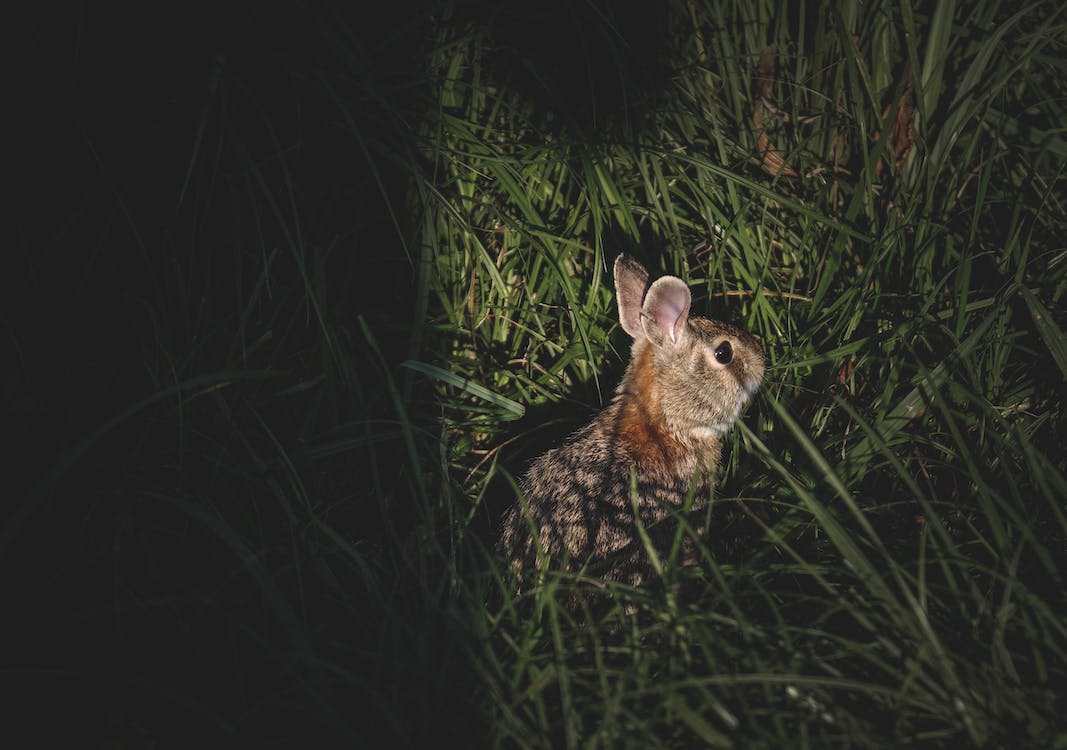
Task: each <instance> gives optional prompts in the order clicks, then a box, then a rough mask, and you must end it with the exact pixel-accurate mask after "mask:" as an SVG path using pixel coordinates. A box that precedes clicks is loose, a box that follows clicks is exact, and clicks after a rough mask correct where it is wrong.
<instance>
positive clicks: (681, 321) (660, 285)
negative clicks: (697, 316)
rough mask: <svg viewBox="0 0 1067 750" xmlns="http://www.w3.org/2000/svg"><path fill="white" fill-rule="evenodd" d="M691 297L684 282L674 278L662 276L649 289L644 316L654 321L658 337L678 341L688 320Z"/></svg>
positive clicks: (673, 341)
mask: <svg viewBox="0 0 1067 750" xmlns="http://www.w3.org/2000/svg"><path fill="white" fill-rule="evenodd" d="M690 302H692V296H691V295H690V293H689V287H688V286H686V284H685V282H684V281H682V280H681V279H679V278H677V277H676V276H664V277H663V278H662V279H657V280H656V282H655V283H653V284H652V286H651V287H649V290H648V295H647V296H646V297H645V305H644V310H643V312H644V314H645V315H646V316H648V317H649V318H651V319H652V321H654V324H655V329H656V331H658V333H659V337H660V338H663V337H670V340H671V342H672V343H676V342H677V341H678V338H679V336H680V335H681V333H682V328H683V327H684V326H685V322H686V320H687V319H688V318H689V304H690Z"/></svg>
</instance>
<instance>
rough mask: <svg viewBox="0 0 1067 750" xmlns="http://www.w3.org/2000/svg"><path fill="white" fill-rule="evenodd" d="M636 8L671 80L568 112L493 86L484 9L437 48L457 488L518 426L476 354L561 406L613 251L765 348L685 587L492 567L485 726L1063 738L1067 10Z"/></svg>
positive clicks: (509, 445) (553, 735) (596, 313)
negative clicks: (540, 575) (518, 579)
mask: <svg viewBox="0 0 1067 750" xmlns="http://www.w3.org/2000/svg"><path fill="white" fill-rule="evenodd" d="M604 23H605V24H606V25H607V26H608V27H609V28H610V24H611V19H610V18H608V19H605V21H604ZM664 23H665V26H666V33H665V39H666V40H667V41H666V44H667V48H666V50H665V56H666V58H667V60H669V66H670V75H669V82H668V83H667V84H666V86H665V87H664V88H663V90H662V91H659V92H656V96H655V97H653V104H654V106H652V107H650V108H649V109H648V110H646V111H644V112H642V113H640V117H639V118H634V117H633V113H626V115H627V116H626V117H622V116H620V117H619V118H618V119H616V120H615V121H608V122H605V123H603V125H602V129H601V131H600V137H599V138H595V139H590V138H589V137H587V135H583V134H582V133H581V129H580V128H574V127H570V126H568V125H567V124H560V121H561V120H563V121H565V118H554V117H553V114H554V113H552V112H550V111H544V110H543V109H538V108H536V107H533V106H530V105H529V104H528V98H527V97H525V96H524V94H523V93H522V92H520V91H517V90H516V89H514V88H509V87H508V86H507V85H506V84H504V83H499V81H500V80H502V79H503V80H504V81H506V69H501V67H499V66H500V64H501V63H500V60H501V59H502V58H503V57H505V56H506V53H507V50H499V49H494V48H493V46H492V36H491V35H486V34H484V33H482V32H480V31H479V30H477V29H474V30H472V31H471V32H470V33H469V34H468V35H466V36H461V37H459V38H455V39H454V41H453V43H452V44H450V45H447V46H446V45H443V44H442V45H441V46H440V47H439V48H438V49H439V50H440V52H439V53H438V55H437V57H435V58H433V59H432V60H433V62H434V63H436V66H437V67H436V71H437V72H438V74H439V75H440V76H441V80H442V84H441V92H442V94H441V99H440V111H439V112H438V113H437V114H436V116H435V117H431V118H430V120H429V122H428V124H427V125H426V130H425V131H424V132H425V136H426V139H427V143H428V144H429V145H428V152H427V156H428V157H429V158H430V159H432V163H433V164H434V165H435V173H434V186H435V189H436V190H435V192H433V193H432V194H431V199H430V200H428V201H427V202H426V203H425V204H424V210H425V212H426V215H427V217H428V218H427V219H425V220H424V221H425V229H424V231H425V232H426V233H427V234H428V236H429V237H430V240H429V243H430V257H431V258H432V259H433V263H434V284H433V289H434V292H435V294H436V299H435V303H436V304H435V305H434V306H433V307H434V309H435V310H437V311H438V317H437V318H436V319H435V322H436V323H437V325H438V326H439V327H440V332H439V334H438V335H436V336H433V337H431V339H430V345H431V349H430V352H431V354H430V355H429V356H430V358H432V360H433V361H434V362H436V363H437V364H438V365H439V366H444V367H445V369H447V370H448V371H449V372H450V373H453V374H458V375H460V376H461V377H462V378H464V381H463V382H462V383H459V384H458V385H457V383H455V382H451V383H450V382H447V381H445V380H444V379H442V378H440V377H439V376H438V377H437V378H436V379H437V381H438V383H439V388H440V391H439V392H440V403H441V408H442V414H443V418H444V419H443V422H444V430H445V431H444V434H443V436H442V437H443V440H444V441H445V445H446V446H447V450H448V453H449V456H450V459H451V471H450V474H451V476H452V477H453V478H454V480H455V481H458V482H459V483H460V486H461V487H462V488H463V492H464V494H465V495H466V496H467V497H468V498H471V501H472V502H473V503H474V506H475V507H474V512H476V513H477V512H481V509H482V508H483V507H484V508H486V510H485V512H486V513H487V514H488V515H490V516H492V515H493V513H494V511H496V510H497V509H496V508H495V507H494V506H493V505H492V503H491V502H490V500H489V499H487V495H488V494H491V493H492V491H493V489H492V488H495V487H499V488H500V489H498V490H496V491H497V492H501V493H502V494H505V495H509V494H510V493H509V492H508V490H507V488H508V487H509V486H511V485H510V484H509V483H506V482H500V483H497V484H494V481H495V480H496V479H497V478H498V477H500V476H501V475H503V474H506V473H510V474H512V475H513V474H514V473H516V472H519V471H521V470H522V467H523V460H521V457H522V456H524V454H523V452H522V451H516V450H515V446H516V444H521V442H523V441H526V440H530V441H531V442H533V443H534V444H535V445H536V444H538V441H537V440H536V437H535V435H534V434H532V433H533V432H534V431H536V430H537V428H538V425H539V420H537V419H536V418H534V419H531V420H528V422H527V424H528V425H529V426H528V427H527V426H525V425H524V424H523V423H522V422H519V424H518V425H517V430H518V431H517V432H516V430H515V428H512V427H510V425H511V422H509V421H508V420H509V419H510V418H511V416H512V414H511V412H510V411H509V410H508V409H507V405H506V404H502V403H499V402H497V401H491V400H488V399H486V398H485V397H484V395H481V394H479V393H478V391H476V390H475V389H474V388H473V387H472V384H478V385H480V386H484V387H487V388H489V389H490V390H492V391H493V392H494V393H495V394H497V398H498V399H499V397H504V398H508V399H512V400H513V401H515V402H517V403H520V404H524V405H526V406H527V408H528V410H529V412H530V413H531V414H540V413H545V414H559V413H569V414H571V415H572V416H571V418H570V419H569V420H565V421H568V422H569V424H571V425H575V426H576V425H577V424H580V423H581V422H582V421H584V420H585V419H586V417H587V409H586V408H585V407H579V406H574V407H566V408H556V409H553V408H552V407H551V406H548V405H550V404H559V403H563V402H564V400H565V399H568V398H574V394H579V395H580V400H581V401H582V402H583V403H585V404H588V403H589V402H592V405H593V406H594V407H595V406H596V405H597V404H598V403H600V402H602V401H603V400H605V399H606V398H607V397H608V395H609V394H610V389H611V388H612V387H613V382H612V379H611V377H609V376H607V375H605V374H604V373H605V368H604V367H603V366H602V363H603V362H604V358H605V355H607V357H608V358H609V359H608V361H609V362H610V361H612V360H615V361H619V360H624V359H625V356H626V352H625V341H624V339H623V337H620V336H618V335H616V333H615V329H616V326H615V321H614V320H613V314H614V311H613V301H612V298H611V296H610V293H609V291H608V289H607V287H608V286H609V282H608V279H607V277H606V273H605V269H606V268H608V267H609V264H610V262H611V260H612V258H613V257H614V255H615V254H617V253H618V252H620V251H627V252H636V253H637V254H638V255H639V256H640V257H642V258H643V259H644V260H646V261H647V262H648V263H649V265H650V266H651V267H653V268H655V269H656V270H658V271H661V272H670V273H679V274H681V275H683V276H684V277H686V278H688V279H690V280H691V282H692V284H693V286H694V290H695V291H696V292H697V295H698V299H699V298H701V297H702V298H703V299H705V300H706V301H705V302H702V303H698V309H701V310H707V311H708V312H709V313H710V314H711V315H713V316H715V317H720V318H728V319H730V320H733V321H736V322H739V323H740V324H742V325H744V326H745V327H747V328H749V329H750V330H752V331H754V332H756V333H758V334H759V335H760V336H761V338H762V340H763V341H764V343H765V345H766V349H767V352H768V355H769V357H770V360H771V369H770V373H769V375H768V378H767V384H766V387H765V389H764V397H763V398H762V399H760V400H759V402H758V403H757V404H756V405H755V406H754V408H752V409H750V410H749V415H748V418H747V420H746V422H745V424H743V425H741V426H740V428H739V429H738V430H737V431H736V433H735V435H734V437H733V439H732V445H731V450H730V451H729V454H728V463H727V466H726V467H725V471H724V474H723V477H722V479H721V485H722V486H721V489H720V493H719V496H718V499H717V500H716V509H715V511H714V513H713V516H712V523H711V536H712V537H713V539H712V541H711V542H710V543H709V545H710V549H711V550H713V551H714V553H715V554H709V555H708V556H707V557H706V558H705V560H704V563H703V565H702V566H701V567H700V569H699V570H698V571H677V570H670V571H668V572H667V573H665V575H666V576H667V578H668V579H671V580H673V579H675V578H677V577H678V576H681V577H682V578H692V579H695V581H690V584H691V587H692V588H691V590H692V591H695V592H696V593H695V595H693V596H691V597H690V598H688V599H687V598H683V599H681V600H679V599H677V598H676V597H675V596H673V595H672V594H671V591H672V589H670V588H668V589H664V590H659V589H657V588H655V587H652V588H650V589H649V590H647V591H626V590H620V591H616V592H614V593H615V601H618V602H628V603H629V605H630V606H629V608H627V607H624V606H622V604H621V603H620V604H619V606H617V607H616V608H614V609H612V608H608V610H607V611H605V610H603V609H602V608H597V607H593V608H592V609H589V608H579V610H578V612H577V613H575V611H574V610H573V601H574V599H575V598H577V599H578V600H579V601H586V600H587V599H588V597H590V596H594V595H595V594H596V592H598V591H599V589H600V588H602V584H598V583H596V582H595V581H587V580H581V579H580V578H579V579H574V578H570V577H566V576H563V575H560V576H558V577H556V578H552V579H550V580H548V581H546V582H545V583H544V584H543V585H542V586H541V587H540V588H539V589H537V590H536V591H534V592H531V593H529V594H525V595H524V597H523V598H524V599H529V600H530V601H529V602H525V601H511V599H510V598H509V594H508V591H509V589H508V581H507V577H506V576H504V577H503V581H502V582H501V583H500V585H501V586H502V587H503V589H504V594H503V596H504V599H505V603H504V604H503V606H502V608H501V609H500V611H499V613H498V614H494V613H493V612H492V611H491V612H490V615H491V617H492V618H493V622H494V630H493V633H494V635H493V637H492V639H491V643H492V644H493V647H492V649H491V650H490V651H488V652H487V656H486V657H485V659H486V660H485V661H483V662H481V663H482V664H483V665H484V666H483V668H484V669H485V670H486V673H485V679H486V688H485V689H486V699H487V701H488V707H487V710H488V712H489V715H490V716H492V717H494V724H493V725H494V738H495V739H496V740H498V741H500V742H503V743H504V744H516V745H520V746H531V747H538V746H555V745H561V746H568V747H570V746H607V747H612V746H619V745H626V746H630V745H634V746H642V747H652V746H696V745H700V744H706V745H710V746H715V747H747V746H752V745H770V746H783V745H787V746H793V745H801V746H809V745H810V746H815V747H822V746H827V745H838V744H840V745H849V746H858V747H875V746H887V747H895V746H899V745H900V744H902V743H917V744H931V745H941V744H944V745H957V744H965V745H972V746H989V745H1011V744H1013V743H1015V742H1020V741H1023V740H1020V738H1027V739H1026V740H1025V742H1026V743H1028V744H1032V745H1033V746H1046V745H1051V744H1062V743H1064V742H1067V734H1063V733H1062V724H1061V722H1060V721H1059V719H1058V716H1057V712H1058V711H1059V710H1061V708H1062V695H1061V694H1060V693H1059V692H1058V690H1057V688H1056V685H1057V684H1058V682H1059V681H1060V680H1062V679H1063V672H1062V669H1063V654H1064V646H1065V641H1064V635H1065V632H1064V626H1063V611H1064V610H1063V604H1064V601H1063V561H1064V541H1065V538H1067V537H1065V535H1064V532H1065V531H1067V528H1065V526H1064V523H1063V521H1064V508H1063V502H1064V498H1065V497H1067V494H1065V492H1064V489H1065V485H1064V460H1063V459H1064V454H1063V450H1062V447H1061V444H1060V438H1059V437H1058V435H1059V433H1060V431H1061V430H1062V428H1063V422H1062V415H1061V408H1062V393H1063V391H1062V384H1063V379H1064V376H1065V374H1067V372H1065V370H1064V368H1063V365H1062V362H1063V354H1062V352H1063V347H1064V341H1065V339H1064V337H1063V334H1062V331H1061V329H1060V328H1059V327H1058V326H1059V324H1060V323H1062V316H1061V315H1058V314H1057V313H1056V312H1055V310H1056V309H1057V307H1058V304H1059V301H1060V300H1061V298H1062V295H1063V292H1064V272H1063V263H1062V260H1063V249H1062V247H1061V244H1060V241H1059V239H1058V238H1057V232H1056V229H1055V227H1056V226H1058V225H1059V223H1060V222H1062V221H1063V219H1064V206H1063V204H1062V202H1061V201H1060V200H1059V198H1058V195H1059V193H1060V192H1062V169H1063V160H1062V156H1063V154H1062V140H1061V137H1060V136H1059V134H1058V133H1057V132H1056V128H1055V125H1054V123H1055V122H1057V118H1058V117H1059V116H1060V114H1062V102H1061V101H1060V100H1059V98H1058V95H1057V93H1056V92H1060V91H1062V83H1063V79H1062V77H1061V75H1060V71H1059V67H1060V66H1059V65H1058V64H1057V63H1055V62H1054V59H1055V56H1056V54H1057V53H1056V52H1055V50H1062V45H1063V30H1064V26H1063V23H1064V18H1063V17H1062V10H1058V9H1056V8H1052V7H1046V6H1040V5H1039V6H1032V7H1027V8H1024V9H1022V10H1019V11H1011V12H1009V10H1008V9H1007V8H1006V7H1002V6H999V5H997V4H994V3H988V4H980V5H978V6H975V7H968V8H963V7H956V6H955V4H954V3H934V4H929V5H926V6H922V7H914V6H912V5H911V4H904V5H903V6H899V7H898V6H896V5H894V4H889V3H884V4H876V5H875V6H863V7H862V8H861V7H860V6H858V5H854V4H850V3H841V4H837V3H821V4H811V5H807V6H803V7H798V6H796V5H793V4H775V3H761V4H750V5H736V6H734V5H731V4H718V3H710V4H696V3H675V4H672V5H671V6H670V7H669V9H668V10H667V11H665V18H664ZM619 44H620V45H623V44H624V41H620V42H619ZM547 87H548V85H547V84H546V88H547ZM1037 121H1040V122H1042V123H1043V125H1044V127H1042V126H1033V127H1032V126H1031V125H1029V124H1028V125H1025V126H1022V125H1018V124H1012V125H1011V126H1010V127H1008V123H1020V122H1035V123H1036V122H1037ZM1023 133H1027V134H1028V136H1023V135H1022V134H1023ZM761 135H763V136H764V138H763V139H762V140H761ZM1058 186H1059V187H1058ZM438 191H439V192H438ZM442 363H446V364H444V365H442ZM606 369H607V371H608V372H611V373H612V376H614V375H615V374H617V372H618V366H612V367H608V368H606ZM508 453H514V454H516V455H517V456H519V457H520V458H519V459H516V460H514V461H510V462H509V461H508V460H507V455H508ZM487 487H488V488H491V489H490V490H488V491H487V490H486V489H485V488H487ZM716 537H717V538H716ZM657 591H658V592H659V593H657ZM568 602H570V604H568ZM635 604H636V606H637V608H638V612H639V614H638V615H637V616H630V615H628V614H627V612H628V611H632V609H633V607H634V605H635Z"/></svg>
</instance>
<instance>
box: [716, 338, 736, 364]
mask: <svg viewBox="0 0 1067 750" xmlns="http://www.w3.org/2000/svg"><path fill="white" fill-rule="evenodd" d="M733 358H734V348H733V347H732V346H730V342H729V341H724V342H722V343H721V344H719V345H718V346H717V347H715V360H716V361H717V362H718V363H719V364H720V365H728V364H730V362H731V360H733Z"/></svg>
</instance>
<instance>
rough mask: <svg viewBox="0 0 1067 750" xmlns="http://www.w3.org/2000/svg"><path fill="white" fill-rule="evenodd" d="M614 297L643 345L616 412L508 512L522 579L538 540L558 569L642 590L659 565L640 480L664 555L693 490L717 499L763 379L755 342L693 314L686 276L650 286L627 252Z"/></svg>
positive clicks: (545, 465)
mask: <svg viewBox="0 0 1067 750" xmlns="http://www.w3.org/2000/svg"><path fill="white" fill-rule="evenodd" d="M615 292H616V297H617V299H618V306H619V319H620V322H621V323H622V327H623V329H624V330H625V331H626V332H627V333H628V334H630V336H632V337H633V339H634V343H633V350H632V352H631V356H630V364H629V366H628V367H627V368H626V373H625V374H624V375H623V377H622V382H621V383H620V384H619V387H618V388H617V389H616V391H615V396H614V398H613V399H612V402H611V404H609V405H608V406H607V407H606V408H605V409H604V410H603V411H601V412H600V414H598V415H597V417H596V418H595V419H594V420H593V421H592V422H591V423H590V424H588V425H586V426H585V427H583V428H582V429H580V430H579V431H578V432H577V433H575V434H574V435H573V436H572V437H571V438H570V439H569V440H568V441H567V442H566V444H564V445H563V446H562V447H560V448H556V449H553V450H550V451H548V452H547V453H545V454H544V455H542V456H541V457H539V458H538V459H536V460H535V461H534V462H533V464H532V465H531V466H530V469H529V471H528V472H527V473H526V475H525V477H524V478H523V480H522V482H521V489H522V493H523V497H522V498H521V499H520V501H519V502H517V503H516V504H515V505H514V506H512V507H511V509H510V510H509V511H508V512H507V514H506V516H505V518H504V525H503V531H502V534H501V538H500V543H499V548H500V550H501V551H502V552H503V554H504V555H505V557H506V558H507V559H508V560H509V561H510V563H511V564H512V566H513V567H514V568H516V570H517V571H519V572H520V575H521V572H522V571H531V570H534V569H536V566H537V555H536V548H535V546H534V545H535V544H536V543H538V542H539V543H540V547H541V549H542V550H544V552H545V553H546V554H547V556H548V558H551V559H553V560H554V561H555V562H556V563H557V564H564V565H566V566H567V567H569V568H571V569H576V568H578V567H580V566H581V565H582V564H584V563H585V562H587V561H589V562H594V563H599V562H601V561H603V564H604V566H605V570H604V571H603V574H604V577H606V578H608V579H612V580H617V581H622V582H626V583H631V584H633V585H639V584H640V583H641V582H642V581H643V580H645V579H646V578H647V577H648V574H649V572H650V570H651V567H650V565H649V563H648V561H647V555H646V553H645V551H644V545H643V544H642V542H641V540H640V536H639V533H638V530H637V527H636V526H635V518H634V503H633V501H632V500H631V487H632V482H633V479H632V477H633V478H634V479H636V488H637V493H636V497H637V501H636V502H637V506H636V507H637V509H638V512H639V514H640V520H641V522H642V524H643V525H644V527H645V530H646V531H647V533H648V535H649V537H650V539H651V541H652V546H653V548H654V549H655V550H656V551H657V553H658V554H659V555H661V556H663V555H665V554H666V553H667V551H668V550H669V548H670V544H671V542H672V540H673V529H672V528H671V527H672V526H673V524H670V523H659V522H661V521H664V519H666V518H667V517H668V516H669V515H670V511H671V509H675V510H679V509H681V508H682V506H683V503H684V501H685V498H686V497H687V496H688V494H689V493H690V491H691V490H692V489H694V487H693V485H694V483H695V485H696V486H695V495H694V500H695V502H696V505H695V506H694V508H695V509H699V507H700V505H701V503H702V501H704V502H706V500H707V498H708V497H709V496H710V492H711V485H712V481H713V479H714V475H715V471H716V468H717V466H718V463H719V456H720V452H721V445H720V442H719V440H720V436H721V435H722V434H723V433H724V432H726V431H727V430H728V429H729V428H730V426H731V425H732V424H733V422H734V420H735V419H736V418H737V416H738V414H739V413H740V411H741V408H742V407H743V406H744V404H745V402H746V401H748V399H749V397H750V396H751V395H752V394H753V393H754V392H755V391H756V389H757V388H758V387H759V383H760V380H761V378H762V377H763V371H764V357H763V352H762V351H761V349H760V346H759V344H758V343H757V341H756V339H755V338H753V337H752V336H751V335H750V334H748V333H746V332H745V331H742V330H740V329H738V328H735V327H734V326H731V325H727V324H726V323H720V322H717V321H713V320H708V319H706V318H700V317H690V316H689V305H690V301H691V296H690V293H689V287H688V286H686V284H685V282H684V281H682V280H681V279H679V278H677V277H674V276H664V277H663V278H660V279H658V280H656V281H655V282H653V283H652V284H651V285H650V284H649V278H648V272H647V271H646V270H645V269H644V268H643V267H642V266H641V264H640V263H638V262H637V261H636V260H634V259H633V258H631V257H629V256H626V255H621V256H619V257H618V258H617V259H616V261H615ZM724 343H725V344H727V345H728V347H729V349H730V355H729V356H727V354H726V347H725V346H724ZM717 350H718V358H717V356H716V352H717ZM721 360H728V361H727V363H726V364H722V362H721ZM534 530H536V539H535V538H534V534H533V533H532V532H533V531H534ZM594 567H595V566H594Z"/></svg>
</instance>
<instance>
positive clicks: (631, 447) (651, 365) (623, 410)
mask: <svg viewBox="0 0 1067 750" xmlns="http://www.w3.org/2000/svg"><path fill="white" fill-rule="evenodd" d="M654 357H655V351H654V350H653V347H652V345H651V344H649V343H647V342H640V343H638V344H637V345H636V347H635V351H634V357H633V361H632V362H631V363H630V367H629V368H628V369H627V371H626V374H625V375H624V376H623V380H622V383H621V385H620V388H619V396H618V397H617V400H616V404H617V406H618V410H617V412H616V413H615V414H614V415H613V416H614V418H615V428H616V429H615V435H616V437H617V439H618V440H619V442H620V444H621V445H620V446H619V447H621V448H623V449H624V450H625V452H627V453H629V455H630V456H631V457H632V458H633V460H634V463H635V464H636V465H637V469H638V471H639V472H640V473H642V474H644V475H646V476H659V477H667V476H682V475H685V476H691V475H692V474H693V472H694V471H696V470H697V469H698V468H704V469H707V468H710V467H711V466H713V465H714V461H715V460H716V459H717V457H718V452H719V446H718V442H717V441H715V440H696V439H694V438H692V437H690V436H687V435H679V434H677V433H676V432H674V431H672V430H671V429H670V426H669V425H668V423H667V419H666V416H665V415H664V413H663V407H662V403H661V399H660V384H659V382H657V377H656V365H655V361H654ZM701 459H703V460H701Z"/></svg>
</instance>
